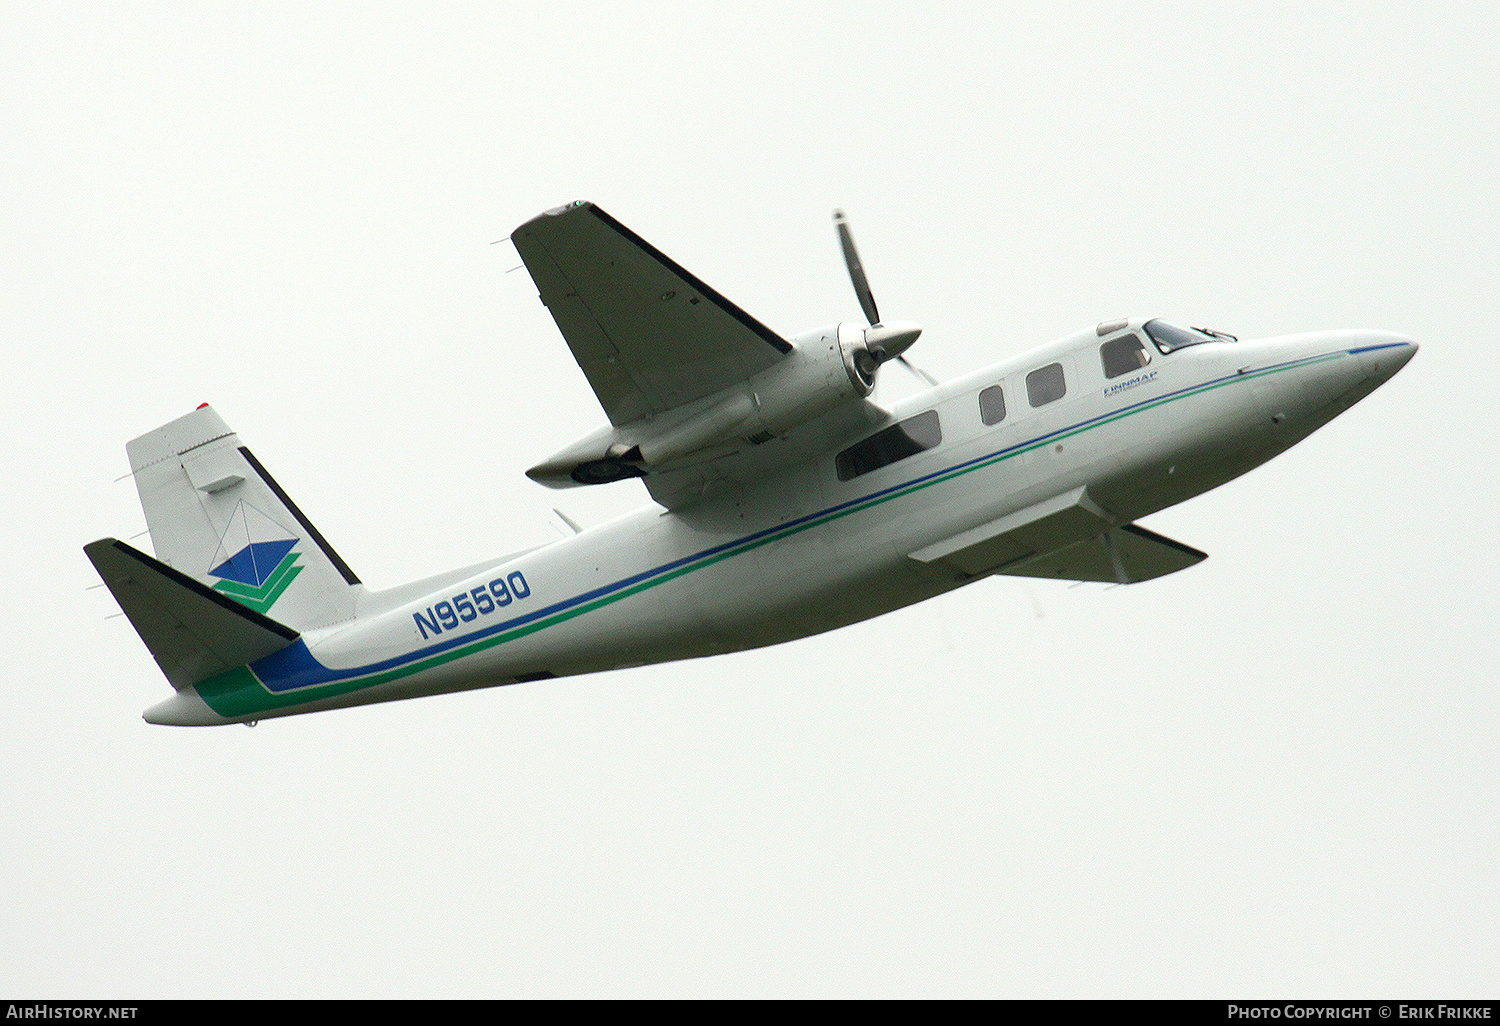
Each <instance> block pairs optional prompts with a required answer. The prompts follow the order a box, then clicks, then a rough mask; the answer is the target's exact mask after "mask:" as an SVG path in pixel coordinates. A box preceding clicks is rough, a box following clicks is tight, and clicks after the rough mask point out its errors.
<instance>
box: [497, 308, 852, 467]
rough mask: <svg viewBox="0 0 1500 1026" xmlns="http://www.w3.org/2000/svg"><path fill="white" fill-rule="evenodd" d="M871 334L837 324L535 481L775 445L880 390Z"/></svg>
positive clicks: (569, 455)
mask: <svg viewBox="0 0 1500 1026" xmlns="http://www.w3.org/2000/svg"><path fill="white" fill-rule="evenodd" d="M866 331H867V329H864V328H861V327H859V326H858V325H854V324H839V325H832V326H829V327H827V328H819V329H815V330H813V331H809V332H807V333H805V334H803V335H799V336H798V337H796V338H794V339H792V340H791V341H792V346H793V348H792V351H791V352H790V353H787V354H786V355H785V356H784V357H783V358H782V359H780V360H778V361H777V362H776V363H775V364H774V365H773V366H771V367H769V368H767V369H766V370H764V371H762V372H761V373H759V374H757V375H756V376H755V377H753V378H750V379H749V380H747V381H743V382H740V383H739V384H737V385H734V386H732V387H730V388H726V389H724V390H723V391H722V392H716V393H714V394H713V395H709V396H704V397H703V398H702V399H699V400H696V401H695V402H691V403H688V404H687V405H685V406H682V407H679V408H677V409H675V410H669V411H667V412H666V413H662V414H658V415H657V416H655V417H647V418H645V419H643V420H638V421H635V422H633V423H630V424H622V425H620V426H619V427H611V428H605V429H603V430H601V431H597V432H595V433H594V434H592V435H590V436H588V437H587V438H584V439H581V440H579V441H578V442H575V443H574V444H573V445H570V446H568V447H567V448H566V449H564V450H562V451H561V452H559V453H557V454H556V455H554V456H552V457H551V458H550V459H548V460H546V461H545V462H543V463H540V464H538V465H537V466H535V467H532V468H531V469H530V470H528V471H527V472H526V473H527V476H529V477H531V478H532V479H533V480H535V481H538V482H540V483H542V484H545V485H549V486H551V487H554V488H566V487H569V486H572V485H579V484H604V483H606V482H609V481H618V480H622V479H624V478H627V477H644V476H645V475H646V474H647V473H650V472H652V471H657V470H661V469H664V468H668V467H670V465H671V464H673V463H675V462H677V461H680V460H683V459H686V458H688V457H694V456H700V455H705V454H711V453H716V452H717V451H718V450H727V449H731V448H734V447H736V446H739V445H741V444H744V443H747V442H748V443H754V444H758V443H761V442H766V441H769V440H770V439H771V438H774V437H776V436H777V435H780V434H783V433H785V432H787V431H789V430H791V429H792V428H794V427H796V426H797V425H799V424H805V423H807V422H808V421H810V420H812V419H814V418H815V417H819V416H822V415H823V414H824V413H827V412H828V411H829V410H831V409H833V408H834V407H836V406H838V405H839V404H840V403H845V402H851V401H857V400H860V399H863V398H865V397H866V396H868V395H869V394H870V391H871V390H872V389H873V388H874V387H875V371H876V368H878V367H879V365H880V364H879V358H878V357H872V354H871V353H870V350H869V347H868V346H867V345H866V342H865V334H866Z"/></svg>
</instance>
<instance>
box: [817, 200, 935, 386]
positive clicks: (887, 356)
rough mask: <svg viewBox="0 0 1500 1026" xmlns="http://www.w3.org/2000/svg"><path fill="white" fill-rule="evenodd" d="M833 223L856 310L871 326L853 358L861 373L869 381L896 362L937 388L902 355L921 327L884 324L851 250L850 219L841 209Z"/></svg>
mask: <svg viewBox="0 0 1500 1026" xmlns="http://www.w3.org/2000/svg"><path fill="white" fill-rule="evenodd" d="M833 223H834V226H835V227H836V228H837V229H838V233H839V246H840V247H841V248H842V249H843V251H844V263H845V264H846V265H848V267H849V280H850V281H852V282H853V283H854V294H855V295H856V296H858V297H859V308H860V309H861V310H863V311H864V314H865V319H866V320H868V321H869V322H870V326H869V327H868V328H866V329H865V348H864V351H863V352H860V353H858V354H857V355H856V356H855V360H856V362H857V363H858V364H859V370H860V373H861V374H864V375H866V376H868V377H870V378H871V379H873V378H874V375H875V371H876V369H877V368H879V367H880V365H881V364H882V363H885V362H887V361H888V360H897V361H899V362H900V363H902V364H903V365H905V367H906V369H907V370H909V371H911V372H912V373H913V374H915V375H917V376H918V377H920V378H922V379H923V380H924V381H926V382H927V383H928V384H929V385H936V384H937V382H936V381H934V380H933V379H932V378H931V377H930V376H928V375H927V374H925V373H923V372H922V371H920V370H918V369H917V368H916V367H913V366H912V365H911V363H909V362H908V361H907V359H906V357H905V356H903V355H902V354H903V353H905V352H906V350H907V349H909V348H911V344H912V343H913V342H915V341H916V340H917V336H918V335H920V334H922V328H921V326H920V325H918V324H915V323H913V322H911V321H892V322H891V323H890V324H883V323H881V320H880V311H879V310H878V309H877V308H876V306H875V294H874V293H873V292H871V291H870V280H869V279H868V278H866V277H865V267H864V264H862V263H860V260H859V250H857V249H855V248H854V233H853V232H851V231H850V230H849V219H848V218H847V217H845V216H844V212H843V211H842V210H835V211H834V212H833Z"/></svg>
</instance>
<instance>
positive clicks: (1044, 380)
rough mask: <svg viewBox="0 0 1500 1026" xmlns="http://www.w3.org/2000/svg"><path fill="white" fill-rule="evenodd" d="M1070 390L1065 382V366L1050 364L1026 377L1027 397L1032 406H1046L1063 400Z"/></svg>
mask: <svg viewBox="0 0 1500 1026" xmlns="http://www.w3.org/2000/svg"><path fill="white" fill-rule="evenodd" d="M1067 390H1068V386H1067V382H1065V381H1064V380H1063V366H1062V364H1060V363H1049V364H1047V366H1045V367H1038V368H1037V369H1036V370H1034V371H1032V372H1031V373H1030V374H1028V375H1026V397H1027V398H1028V399H1030V400H1031V405H1032V406H1046V405H1047V404H1048V403H1051V402H1056V401H1057V400H1059V399H1061V398H1062V397H1063V395H1064V393H1066V392H1067Z"/></svg>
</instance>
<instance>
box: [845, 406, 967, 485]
mask: <svg viewBox="0 0 1500 1026" xmlns="http://www.w3.org/2000/svg"><path fill="white" fill-rule="evenodd" d="M942 441H943V427H942V424H940V423H939V422H938V413H937V410H928V411H927V412H926V413H919V414H917V415H916V416H915V417H908V418H907V419H906V420H903V421H902V422H901V423H899V424H892V425H891V426H890V427H888V428H884V429H882V430H880V431H877V432H875V433H874V434H873V435H871V436H870V437H869V438H866V439H865V440H864V441H862V442H855V443H854V444H853V445H851V446H849V448H847V449H845V450H844V451H843V452H841V453H839V454H838V455H837V456H836V457H834V461H833V465H834V467H835V468H836V469H837V470H838V474H839V480H840V481H852V480H854V479H855V478H856V477H859V476H860V475H861V474H868V473H870V471H872V470H879V469H880V468H881V467H888V466H890V465H891V464H892V463H895V462H897V461H898V460H904V459H906V458H907V457H908V456H915V455H916V454H917V453H919V452H926V451H927V450H928V449H932V448H935V447H936V446H938V445H940V444H941V443H942Z"/></svg>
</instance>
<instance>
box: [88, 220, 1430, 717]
mask: <svg viewBox="0 0 1500 1026" xmlns="http://www.w3.org/2000/svg"><path fill="white" fill-rule="evenodd" d="M836 219H837V222H838V231H839V236H840V240H841V243H842V245H843V249H844V254H845V258H846V261H847V263H848V265H849V271H850V275H851V277H852V278H853V280H854V285H855V291H856V293H857V294H858V296H859V300H860V304H861V306H862V308H863V310H864V313H865V316H866V318H867V319H868V321H869V324H868V325H858V324H838V325H832V326H829V327H824V328H816V329H813V330H812V331H808V332H805V333H803V334H801V335H798V336H796V337H794V338H790V339H787V338H783V337H782V336H780V335H778V334H777V333H776V332H775V331H772V330H771V329H770V328H768V327H766V326H765V325H764V324H762V323H761V322H760V321H758V320H756V319H755V318H754V317H752V316H750V315H749V314H747V313H746V312H745V311H743V310H741V309H740V308H739V307H737V306H735V305H734V304H733V303H731V302H730V301H729V300H727V299H725V298H724V297H723V296H721V295H719V293H717V292H715V291H714V290H713V289H711V288H709V287H708V286H707V285H705V284H704V283H703V282H701V281H699V280H698V279H697V278H695V277H694V276H693V275H691V274H689V273H688V272H687V271H685V270H684V269H683V268H681V267H679V266H678V265H677V264H676V263H674V262H673V261H671V260H670V259H668V258H667V257H666V256H665V255H664V254H662V253H661V252H660V251H658V250H657V249H656V248H655V247H653V246H651V245H650V244H649V243H647V242H646V241H645V240H643V239H642V238H640V237H639V236H638V235H636V234H635V233H634V232H632V231H631V230H630V229H628V228H626V227H625V226H624V225H622V224H620V222H618V221H616V220H615V219H614V218H613V217H611V216H609V215H608V214H606V213H605V212H604V211H603V210H600V209H599V208H598V207H596V206H594V205H593V204H591V203H586V202H579V203H574V204H572V205H570V206H566V207H559V208H557V209H555V210H550V211H548V212H547V213H545V214H542V215H541V216H540V217H537V218H535V219H533V220H531V221H528V222H527V223H526V224H523V225H522V226H521V227H519V228H517V229H516V231H515V232H514V233H513V234H512V235H511V238H512V240H513V241H514V242H515V244H516V248H517V249H518V250H519V251H520V253H521V257H522V259H523V260H524V261H525V263H526V267H527V269H528V270H529V271H530V272H531V276H532V278H533V280H534V281H535V282H536V285H537V288H538V290H539V291H540V293H541V298H542V301H543V302H544V303H546V305H547V307H548V309H549V310H551V312H552V316H553V317H554V318H555V319H556V321H557V326H558V327H559V328H560V329H561V331H562V334H563V337H564V338H565V339H566V340H567V343H568V346H569V347H570V348H571V349H572V351H573V355H574V357H575V358H576V359H577V360H578V364H579V366H580V367H582V368H583V373H584V375H585V376H586V377H587V378H588V381H589V384H590V385H592V386H593V389H594V393H595V395H597V396H598V398H599V402H600V404H601V405H602V406H603V407H604V412H605V414H606V415H607V416H608V418H609V426H608V427H605V428H602V429H600V430H599V431H596V432H594V433H593V434H591V435H589V436H588V437H586V438H584V439H582V440H580V441H578V442H576V443H574V444H572V445H569V446H567V447H566V448H564V449H562V450H561V451H560V452H558V453H556V454H555V455H553V456H552V457H550V458H548V459H546V460H544V461H542V462H541V463H540V464H538V465H537V466H535V467H533V468H532V469H531V470H529V471H528V472H527V473H528V474H529V475H530V476H531V477H532V478H533V479H535V480H536V481H539V482H541V483H543V484H545V485H549V486H552V487H563V488H566V487H573V486H579V485H596V484H603V483H606V482H611V481H618V480H621V479H624V478H640V479H642V481H643V482H644V484H645V486H646V489H647V491H649V492H650V494H651V497H652V498H653V499H654V500H655V501H656V504H655V505H651V506H648V507H646V508H644V509H641V510H639V511H637V512H635V513H633V514H630V515H627V516H624V517H621V518H619V519H617V520H614V521H612V522H610V523H606V524H602V525H600V526H597V527H593V528H590V529H588V530H584V531H580V532H579V533H577V534H576V535H574V536H573V537H570V538H567V539H564V540H561V541H555V542H553V543H552V544H550V545H544V546H541V547H539V548H534V549H530V550H527V551H524V552H518V553H514V554H512V555H509V556H503V557H501V558H499V559H494V560H491V561H489V562H487V563H483V564H480V565H478V566H472V567H467V568H464V569H461V570H455V571H453V572H451V573H447V574H443V575H441V576H438V577H434V578H431V579H429V580H425V581H419V582H417V583H415V584H410V585H407V586H405V587H401V588H394V589H391V590H388V591H370V590H368V589H366V588H365V587H364V585H362V584H361V583H360V580H359V578H358V577H357V576H355V574H354V572H353V571H352V570H351V569H350V568H349V566H348V565H347V564H345V562H344V561H343V560H342V559H340V558H339V557H338V555H337V554H336V553H335V552H334V550H333V548H332V547H331V546H330V545H329V544H328V542H327V541H325V540H324V538H323V536H322V535H321V534H319V533H318V531H317V529H315V528H314V527H313V526H312V524H311V523H309V522H308V520H307V518H306V517H305V516H303V515H302V512H301V511H300V510H299V509H298V508H297V507H296V505H295V504H294V503H293V502H292V500H291V499H290V498H288V497H287V494H286V493H285V492H284V491H282V489H281V487H280V486H279V485H278V484H277V483H276V481H275V480H274V479H273V478H272V477H271V475H270V474H269V473H267V471H266V469H265V468H264V467H263V466H261V464H260V461H259V460H257V459H256V458H255V456H253V455H252V454H251V452H250V450H249V449H248V448H246V447H245V446H244V445H243V444H241V442H240V439H239V437H238V436H237V435H235V434H234V433H233V432H232V431H231V430H230V429H229V427H228V426H227V425H226V424H225V423H224V421H223V420H221V419H220V418H219V415H218V414H217V413H215V412H214V410H213V409H212V408H210V407H208V406H207V405H204V406H202V407H199V408H198V409H197V410H196V411H194V412H192V413H189V414H188V415H187V416H185V417H181V418H179V419H177V420H174V421H172V422H171V423H170V424H167V425H166V426H164V427H161V428H158V429H157V430H155V431H152V432H150V433H149V434H146V435H143V436H141V437H140V438H137V439H136V440H135V441H133V442H131V443H129V445H127V446H126V451H127V453H128V455H129V457H130V466H131V470H132V472H133V473H134V476H135V482H136V486H137V488H138V489H139V491H140V497H141V504H142V506H143V507H144V508H145V512H146V521H147V525H148V527H149V528H150V533H151V540H152V544H153V546H154V548H155V550H156V557H155V558H152V557H151V556H148V555H146V554H145V553H143V552H139V551H137V550H136V549H134V548H132V547H131V546H129V545H126V544H125V543H124V542H120V541H117V540H115V539H104V540H102V541H97V542H94V543H93V544H91V545H87V546H85V547H84V551H85V552H86V553H87V554H88V556H89V558H90V559H91V560H92V561H93V563H94V566H95V567H96V568H97V569H98V571H99V574H100V576H102V577H103V578H104V582H105V583H106V584H107V585H108V586H109V589H110V591H111V592H113V594H114V596H115V598H116V599H117V600H118V601H119V603H120V606H121V607H122V608H123V609H124V611H125V613H126V615H127V616H128V617H129V618H130V621H131V623H132V624H134V626H135V628H136V630H137V632H139V634H140V636H141V639H142V640H143V641H144V642H145V643H146V647H147V648H148V649H149V650H150V651H151V654H152V655H153V656H155V658H156V661H157V663H158V664H160V666H161V668H162V671H163V672H164V673H165V674H166V676H167V680H168V681H170V682H171V684H172V686H173V688H175V694H174V695H173V696H172V697H171V698H169V699H167V700H166V701H164V702H162V703H160V704H159V705H156V706H154V707H152V708H151V709H149V710H147V712H146V714H145V717H146V719H147V720H148V721H149V722H152V723H167V724H180V725H201V724H219V723H235V722H254V721H256V720H261V719H265V718H267V717H271V716H288V715H292V714H295V713H304V712H313V711H316V710H320V709H332V708H338V707H341V706H350V705H360V704H363V703H367V702H384V701H391V700H394V699H398V698H412V697H416V696H419V695H431V694H437V693H440V692H445V691H459V690H464V689H468V688H480V687H491V686H494V685H499V684H514V683H516V682H518V681H532V680H541V679H544V678H550V677H564V676H568V675H570V674H579V673H593V672H596V671H599V670H609V669H615V668H618V667H625V666H637V665H641V664H644V663H656V662H664V661H667V660H672V659H686V658H690V657H694V656H707V655H714V654H717V653H722V652H733V651H737V650H739V649H745V648H754V647H757V646H760V645H771V644H775V643H777V642H782V641H790V640H792V639H793V638H800V637H804V636H806V635H809V634H816V633H818V632H820V631H826V630H831V629H832V628H834V627H839V626H842V625H844V624H848V623H853V622H855V621H858V620H863V619H865V618H866V617H871V616H876V615H878V614H880V613H884V612H887V611H889V610H892V609H897V608H900V607H901V606H905V605H909V604H911V603H913V602H918V601H921V600H922V599H925V598H929V597H931V596H933V595H937V594H940V593H942V592H945V591H948V590H949V589H951V588H957V587H959V586H960V585H963V584H967V583H969V582H970V581H974V580H976V579H978V578H980V577H984V576H987V575H989V574H1010V575H1018V576H1026V577H1051V578H1062V579H1069V580H1081V581H1105V582H1113V583H1120V584H1130V583H1135V582H1138V581H1147V580H1150V579H1152V578H1154V577H1160V576H1161V575H1163V574H1168V573H1172V572H1173V571H1176V570H1181V569H1183V568H1184V567H1188V566H1191V565H1192V564H1194V563H1196V562H1198V561H1199V560H1201V559H1203V558H1204V554H1203V553H1202V552H1199V551H1197V550H1196V549H1193V548H1190V547H1189V546H1187V545H1183V544H1181V543H1179V542H1175V541H1172V540H1171V539H1169V538H1164V537H1162V536H1161V535H1159V534H1155V533H1153V532H1151V531H1148V530H1146V529H1145V528H1143V527H1141V526H1139V525H1138V524H1137V523H1136V521H1137V520H1139V519H1140V518H1141V517H1144V516H1146V515H1148V514H1150V513H1153V512H1155V511H1157V510H1160V509H1163V508H1165V507H1167V506H1170V505H1172V504H1174V503H1177V502H1181V501H1182V500H1184V499H1186V498H1189V497H1191V496H1193V495H1197V494H1198V493H1200V492H1203V491H1206V490H1208V489H1210V488H1213V487H1215V486H1217V485H1220V484H1223V483H1224V482H1225V481H1228V480H1230V479H1231V478H1233V477H1237V476H1238V475H1240V474H1243V473H1244V472H1245V471H1247V470H1249V469H1250V468H1252V467H1254V466H1256V465H1258V464H1260V463H1264V462H1265V461H1266V460H1268V459H1270V458H1271V457H1272V456H1274V455H1276V454H1277V453H1279V452H1281V451H1282V450H1284V449H1286V448H1288V447H1289V446H1291V445H1293V444H1295V443H1296V442H1298V441H1300V440H1301V439H1303V438H1305V437H1307V435H1309V434H1310V433H1311V432H1313V431H1314V430H1316V429H1317V428H1318V427H1319V426H1321V425H1323V424H1326V423H1327V422H1328V421H1329V420H1331V419H1333V418H1334V417H1336V416H1338V415H1339V414H1340V413H1342V412H1343V411H1344V410H1346V409H1348V408H1349V407H1350V406H1351V405H1352V404H1353V403H1355V402H1357V401H1358V400H1359V399H1360V398H1362V397H1363V396H1365V395H1367V394H1369V393H1370V392H1371V391H1372V390H1374V389H1375V388H1376V387H1378V386H1379V385H1380V384H1381V383H1382V382H1384V381H1385V380H1386V379H1387V378H1389V377H1390V376H1391V375H1393V374H1394V373H1396V371H1397V370H1399V369H1400V368H1401V367H1402V366H1403V365H1404V364H1405V363H1406V361H1407V360H1409V359H1411V357H1412V354H1413V353H1415V352H1416V350H1417V347H1416V344H1415V343H1413V342H1412V341H1411V340H1410V339H1407V338H1403V337H1402V336H1400V335H1393V334H1389V333H1385V332H1373V331H1330V332H1320V333H1316V334H1306V335H1291V336H1285V337H1281V338H1268V339H1261V340H1258V341H1253V342H1239V341H1236V340H1235V339H1234V338H1232V337H1231V336H1229V335H1225V334H1222V333H1219V332H1215V331H1207V330H1203V329H1198V328H1181V327H1177V326H1175V325H1172V324H1169V323H1167V322H1165V321H1162V320H1140V319H1131V320H1117V321H1106V322H1104V323H1102V324H1099V325H1098V326H1097V327H1094V328H1089V329H1086V330H1084V331H1080V332H1078V333H1077V334H1074V335H1070V336H1068V337H1067V338H1063V339H1059V340H1058V341H1056V342H1052V343H1049V344H1047V345H1044V346H1040V347H1038V348H1036V349H1033V350H1031V351H1029V352H1027V353H1025V354H1023V355H1021V356H1016V357H1011V358H1009V359H1006V360H1002V361H1001V362H999V363H996V364H993V365H991V366H989V367H985V368H983V369H982V370H977V371H975V372H973V373H972V374H968V375H966V376H964V377H962V378H959V379H957V380H954V381H949V382H946V383H944V384H940V385H938V384H935V385H933V387H930V388H927V389H926V390H924V391H922V392H920V393H918V394H916V395H913V396H910V397H909V398H907V399H904V400H902V401H901V402H899V403H897V404H895V405H894V406H893V407H892V408H890V409H883V408H881V407H880V406H877V405H875V404H874V403H872V402H871V401H870V400H869V395H870V393H871V390H872V389H873V388H874V384H875V377H876V374H877V373H878V372H879V369H880V367H881V366H882V365H883V364H884V363H886V362H888V361H890V360H893V359H897V360H900V359H903V357H902V354H903V353H904V352H905V350H906V349H907V348H908V347H909V346H910V345H911V344H912V342H913V341H915V340H916V338H917V336H918V334H919V333H920V331H921V329H920V328H918V327H917V326H916V325H915V324H911V323H907V322H891V323H886V322H883V321H882V320H881V319H880V316H879V313H878V312H877V310H876V306H875V301H874V299H873V297H872V295H871V293H870V289H869V285H868V283H867V282H866V280H865V275H864V271H863V269H862V268H861V266H860V262H859V258H858V255H857V253H856V252H855V249H854V244H853V240H852V238H851V237H850V234H849V230H848V226H847V224H845V223H844V221H843V218H842V216H841V215H836Z"/></svg>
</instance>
